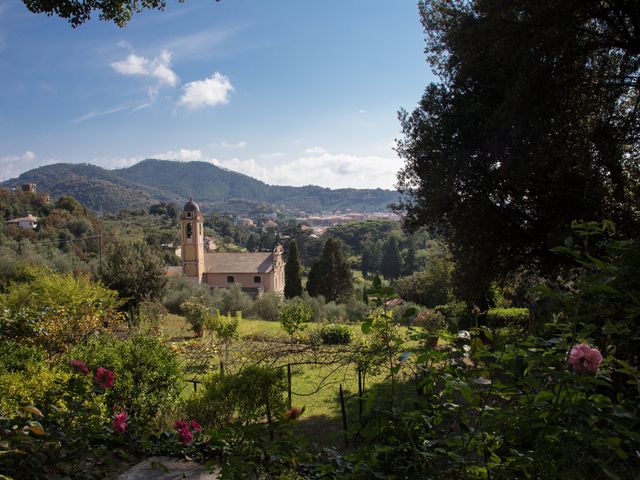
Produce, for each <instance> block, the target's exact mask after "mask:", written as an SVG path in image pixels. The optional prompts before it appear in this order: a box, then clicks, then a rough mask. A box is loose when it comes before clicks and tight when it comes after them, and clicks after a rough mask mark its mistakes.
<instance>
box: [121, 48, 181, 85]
mask: <svg viewBox="0 0 640 480" xmlns="http://www.w3.org/2000/svg"><path fill="white" fill-rule="evenodd" d="M111 67H112V68H113V69H114V70H115V71H116V72H118V73H119V74H121V75H128V76H138V77H148V78H152V79H154V80H157V81H158V83H159V84H160V85H168V86H171V87H175V86H176V85H177V84H178V82H179V81H180V79H179V78H178V75H176V73H175V72H174V71H173V70H171V52H170V51H169V50H162V51H161V52H160V55H158V56H157V57H156V58H153V59H149V58H146V57H143V56H141V55H136V54H135V53H131V54H129V56H127V58H126V59H125V60H122V61H120V62H113V63H111Z"/></svg>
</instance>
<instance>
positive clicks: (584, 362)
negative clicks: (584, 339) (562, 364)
mask: <svg viewBox="0 0 640 480" xmlns="http://www.w3.org/2000/svg"><path fill="white" fill-rule="evenodd" d="M567 363H568V364H569V365H571V367H572V368H573V371H574V372H577V373H596V372H597V371H598V367H599V366H600V363H602V354H601V353H600V351H599V350H598V349H597V348H591V347H590V346H589V345H587V344H586V343H579V344H578V345H574V346H573V348H572V349H571V352H569V359H568V360H567Z"/></svg>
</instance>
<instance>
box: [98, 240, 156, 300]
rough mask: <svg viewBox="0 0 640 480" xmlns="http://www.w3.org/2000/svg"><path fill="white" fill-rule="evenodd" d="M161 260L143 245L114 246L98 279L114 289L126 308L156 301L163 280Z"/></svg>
mask: <svg viewBox="0 0 640 480" xmlns="http://www.w3.org/2000/svg"><path fill="white" fill-rule="evenodd" d="M164 272H165V266H164V262H163V261H162V259H161V258H160V257H159V256H158V255H156V254H155V253H154V252H153V251H152V250H151V248H149V246H148V245H146V244H144V243H140V242H138V243H127V242H115V243H113V244H112V245H111V246H110V248H109V250H108V252H107V254H106V256H105V259H104V261H103V265H102V269H101V271H100V279H101V280H102V282H103V283H104V284H105V285H107V286H108V287H110V288H113V289H114V290H117V291H118V293H119V294H120V296H121V297H122V298H123V299H124V300H125V302H126V303H125V308H126V309H128V310H129V309H133V308H135V307H136V306H137V305H138V304H139V303H140V302H142V301H143V300H157V299H159V298H160V297H162V294H163V293H164V289H165V284H166V277H165V274H164Z"/></svg>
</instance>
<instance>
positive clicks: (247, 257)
mask: <svg viewBox="0 0 640 480" xmlns="http://www.w3.org/2000/svg"><path fill="white" fill-rule="evenodd" d="M180 224H181V230H182V232H181V238H182V275H183V276H185V277H187V278H189V279H191V280H192V281H194V282H196V283H201V284H205V285H209V286H210V287H212V288H230V287H233V286H234V285H240V286H241V287H242V290H243V291H244V292H246V293H248V294H249V295H251V296H252V297H254V298H256V297H259V296H260V295H262V293H264V292H276V293H279V294H283V293H284V259H283V252H284V250H283V248H282V246H281V245H278V246H276V248H275V249H274V250H273V251H272V252H251V253H205V247H204V243H205V240H204V225H203V216H202V212H200V207H198V204H196V203H195V202H194V201H193V200H189V201H188V202H187V203H186V204H185V206H184V209H183V212H182V215H181V216H180ZM168 273H169V272H168Z"/></svg>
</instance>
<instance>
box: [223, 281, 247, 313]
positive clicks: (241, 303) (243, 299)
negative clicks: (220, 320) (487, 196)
mask: <svg viewBox="0 0 640 480" xmlns="http://www.w3.org/2000/svg"><path fill="white" fill-rule="evenodd" d="M221 292H222V302H221V305H216V307H217V308H218V309H220V311H221V312H222V313H226V314H231V315H235V313H236V312H242V313H243V314H244V315H247V316H248V315H250V313H251V311H252V308H253V300H251V297H250V296H249V295H247V294H246V293H244V292H243V291H242V287H241V286H240V285H237V284H236V285H234V286H233V287H231V288H225V289H221Z"/></svg>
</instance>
